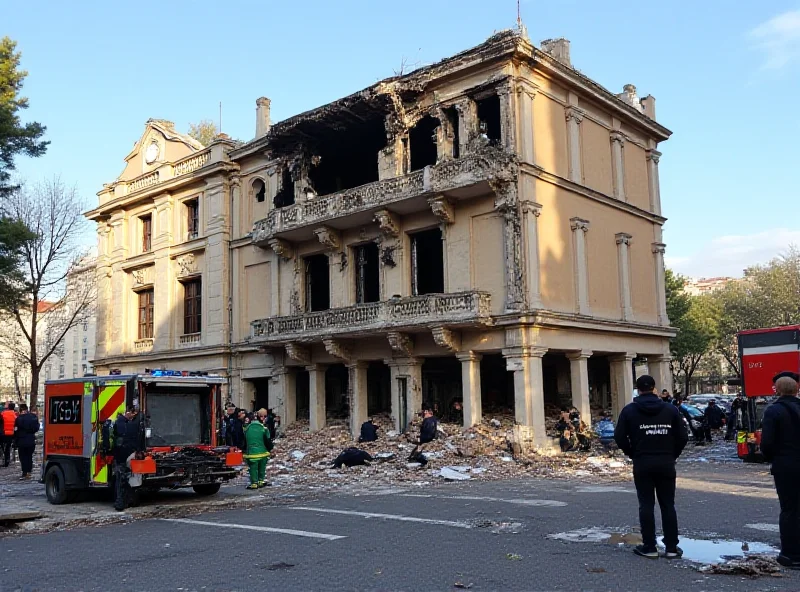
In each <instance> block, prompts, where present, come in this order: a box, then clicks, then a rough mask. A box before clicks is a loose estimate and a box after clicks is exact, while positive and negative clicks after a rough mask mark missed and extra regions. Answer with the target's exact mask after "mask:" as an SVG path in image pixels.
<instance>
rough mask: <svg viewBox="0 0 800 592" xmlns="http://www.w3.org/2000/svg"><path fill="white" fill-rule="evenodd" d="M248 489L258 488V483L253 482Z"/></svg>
mask: <svg viewBox="0 0 800 592" xmlns="http://www.w3.org/2000/svg"><path fill="white" fill-rule="evenodd" d="M246 489H258V483H251V484H250V485H248V486H247V487H246Z"/></svg>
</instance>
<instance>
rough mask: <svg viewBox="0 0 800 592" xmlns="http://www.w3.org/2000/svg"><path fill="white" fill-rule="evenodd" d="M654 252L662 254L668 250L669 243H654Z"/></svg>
mask: <svg viewBox="0 0 800 592" xmlns="http://www.w3.org/2000/svg"><path fill="white" fill-rule="evenodd" d="M652 248H653V253H661V254H662V255H663V254H664V253H666V252H667V245H665V244H664V243H653V244H652Z"/></svg>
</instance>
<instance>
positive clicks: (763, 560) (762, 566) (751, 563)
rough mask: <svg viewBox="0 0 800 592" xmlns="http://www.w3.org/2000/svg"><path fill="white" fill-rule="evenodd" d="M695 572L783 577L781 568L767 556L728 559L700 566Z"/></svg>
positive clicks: (773, 559) (752, 576)
mask: <svg viewBox="0 0 800 592" xmlns="http://www.w3.org/2000/svg"><path fill="white" fill-rule="evenodd" d="M697 571H699V572H700V573H704V574H715V575H730V576H747V577H751V578H757V577H760V576H771V577H774V578H780V577H783V574H782V573H781V567H780V565H779V564H778V562H777V561H775V558H774V557H770V556H767V555H747V556H746V557H742V558H739V559H729V560H728V561H724V562H722V563H712V564H709V565H701V566H699V567H698V568H697Z"/></svg>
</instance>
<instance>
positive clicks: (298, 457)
mask: <svg viewBox="0 0 800 592" xmlns="http://www.w3.org/2000/svg"><path fill="white" fill-rule="evenodd" d="M290 456H291V457H292V458H293V459H294V460H303V459H304V458H305V457H306V453H305V452H302V451H300V450H293V451H292V454H291V455H290Z"/></svg>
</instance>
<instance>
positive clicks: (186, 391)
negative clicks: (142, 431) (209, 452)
mask: <svg viewBox="0 0 800 592" xmlns="http://www.w3.org/2000/svg"><path fill="white" fill-rule="evenodd" d="M146 401H147V403H146V405H147V409H146V414H147V416H148V418H149V421H148V427H149V428H150V437H149V438H148V439H147V445H148V446H190V445H199V444H210V442H211V439H210V430H209V426H210V425H211V421H210V410H209V401H210V397H209V389H207V388H203V387H200V388H197V387H195V388H185V387H183V388H180V387H177V388H159V389H158V390H153V391H148V392H147V398H146Z"/></svg>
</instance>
